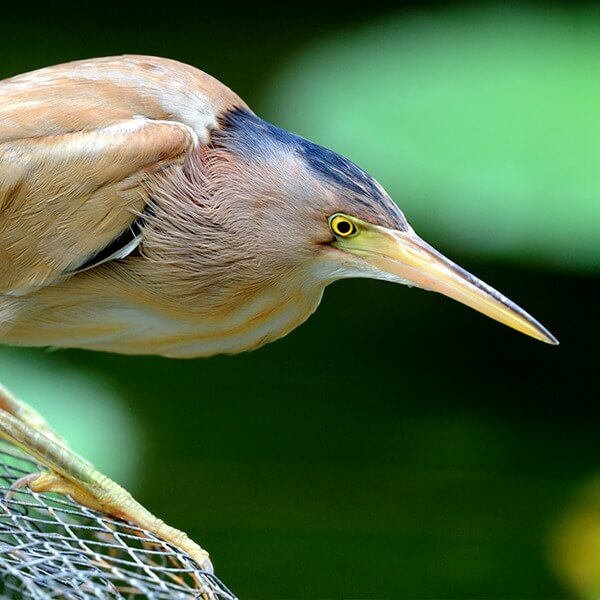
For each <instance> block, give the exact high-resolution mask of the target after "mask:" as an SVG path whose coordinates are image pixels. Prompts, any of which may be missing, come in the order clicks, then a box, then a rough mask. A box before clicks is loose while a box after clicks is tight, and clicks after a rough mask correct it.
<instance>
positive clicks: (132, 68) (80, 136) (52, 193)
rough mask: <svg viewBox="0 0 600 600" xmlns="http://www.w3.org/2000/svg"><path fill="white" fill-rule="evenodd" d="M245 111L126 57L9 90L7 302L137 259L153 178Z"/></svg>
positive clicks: (2, 206)
mask: <svg viewBox="0 0 600 600" xmlns="http://www.w3.org/2000/svg"><path fill="white" fill-rule="evenodd" d="M233 106H245V105H244V103H243V102H242V101H241V100H240V99H239V98H238V97H237V96H236V95H235V94H234V93H233V92H231V91H230V90H229V89H228V88H226V87H225V86H224V85H222V84H221V83H219V82H218V81H217V80H215V79H213V78H212V77H210V76H209V75H206V74H205V73H202V72H201V71H198V70H197V69H194V68H193V67H189V66H187V65H183V64H181V63H177V62H175V61H170V60H167V59H158V58H152V57H135V56H132V57H117V58H104V59H95V60H89V61H80V62H75V63H69V64H66V65H59V66H56V67H50V68H47V69H41V70H39V71H34V72H32V73H28V74H25V75H20V76H17V77H13V78H12V79H7V80H5V81H3V82H0V293H10V294H23V293H27V291H29V290H31V289H35V288H38V287H40V286H43V285H45V284H47V283H51V282H52V281H55V280H57V279H58V278H60V277H63V276H64V275H65V274H68V273H72V272H74V271H77V270H79V269H81V268H90V267H91V266H94V265H95V264H99V263H101V262H105V261H106V260H110V259H113V258H119V257H122V256H125V255H126V254H127V253H129V252H131V251H132V250H133V249H134V248H135V245H136V244H137V243H138V242H139V238H140V221H139V215H140V214H141V213H143V210H144V207H145V204H146V201H147V190H146V187H145V181H146V178H147V177H148V175H149V174H150V173H156V172H160V170H161V169H166V168H171V167H175V168H176V167H177V166H178V165H179V164H181V163H182V162H183V161H184V159H185V156H186V153H187V152H188V151H189V150H190V149H191V148H193V147H194V146H195V145H197V144H199V143H206V142H207V141H208V139H209V137H210V131H211V129H213V128H215V127H217V126H218V125H217V123H218V116H219V114H220V113H221V112H222V111H224V110H227V109H228V108H230V107H233Z"/></svg>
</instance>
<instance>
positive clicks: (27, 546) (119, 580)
mask: <svg viewBox="0 0 600 600" xmlns="http://www.w3.org/2000/svg"><path fill="white" fill-rule="evenodd" d="M38 471H40V466H39V465H38V464H36V462H35V461H34V460H32V459H30V458H28V457H27V456H26V455H25V454H24V453H22V452H21V451H20V450H18V449H16V448H14V447H13V446H11V445H9V444H7V443H5V442H3V441H1V440H0V597H1V598H23V599H36V600H37V599H42V598H44V599H46V598H68V599H84V598H136V599H137V598H149V599H155V598H156V599H162V598H165V599H177V598H207V599H224V600H235V596H234V595H233V594H232V593H231V592H230V591H229V590H228V589H227V588H226V587H225V586H224V585H223V584H222V583H221V582H220V581H219V580H218V579H217V578H216V577H215V576H214V575H211V574H210V573H207V572H205V571H202V570H200V569H199V567H198V565H197V564H196V563H195V562H194V561H193V560H192V559H191V558H190V557H188V556H187V555H186V554H184V553H183V552H182V551H180V550H178V549H177V548H174V547H173V546H171V545H170V544H168V543H166V542H164V541H162V540H161V539H160V538H158V537H156V536H155V535H153V534H152V533H149V532H148V531H145V530H143V529H140V528H139V527H136V526H135V525H133V524H131V523H128V522H125V521H121V520H117V519H113V518H111V517H108V516H106V515H104V514H102V513H99V512H97V511H94V510H91V509H89V508H86V507H84V506H81V505H80V504H77V503H76V502H74V501H73V500H71V499H70V498H68V497H65V496H59V495H56V494H45V493H44V494H37V493H35V492H31V491H30V490H29V489H27V488H25V489H20V490H17V491H15V492H14V493H9V489H10V486H11V485H12V484H13V483H14V482H15V481H16V480H17V479H19V478H20V477H22V476H24V475H27V474H29V473H35V472H38Z"/></svg>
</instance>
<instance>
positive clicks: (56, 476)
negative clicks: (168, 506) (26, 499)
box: [0, 401, 214, 573]
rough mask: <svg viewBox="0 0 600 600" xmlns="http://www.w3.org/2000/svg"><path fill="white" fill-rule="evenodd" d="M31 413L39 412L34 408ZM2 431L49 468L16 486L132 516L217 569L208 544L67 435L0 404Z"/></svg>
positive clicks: (206, 567) (206, 566)
mask: <svg viewBox="0 0 600 600" xmlns="http://www.w3.org/2000/svg"><path fill="white" fill-rule="evenodd" d="M17 402H18V406H20V407H21V408H22V407H23V406H25V407H26V409H28V408H29V407H27V405H25V404H24V403H22V402H20V401H17ZM31 410H33V409H31ZM33 413H34V414H37V413H35V411H33ZM28 414H31V413H28ZM40 418H41V417H40ZM42 421H43V419H42ZM44 423H45V421H44ZM46 427H47V426H46ZM48 429H49V428H48ZM0 436H2V437H3V438H5V439H7V440H8V441H10V442H12V443H13V444H15V445H17V446H19V447H20V448H22V449H23V450H24V451H25V452H26V453H27V454H29V455H31V456H32V457H34V458H35V459H36V460H37V461H38V462H40V463H41V464H43V465H45V466H46V467H48V469H49V471H47V472H42V473H38V474H31V475H27V476H25V477H24V478H21V479H20V480H18V481H17V482H16V484H15V485H16V486H17V487H25V486H27V487H29V489H31V490H32V491H34V492H54V493H57V494H63V495H68V496H71V497H72V498H73V499H74V500H75V501H76V502H79V503H80V504H83V505H84V506H87V507H89V508H92V509H95V510H98V511H100V512H103V513H106V514H108V515H111V516H113V517H117V518H120V519H124V520H126V521H130V522H131V523H134V524H135V525H138V526H139V527H141V528H142V529H146V530H147V531H150V532H151V533H154V534H155V535H157V536H158V537H160V538H162V539H163V540H165V541H166V542H169V543H170V544H172V545H173V546H175V547H177V548H179V549H181V550H182V551H183V552H185V553H186V554H187V555H188V556H190V558H192V559H193V560H195V561H196V562H197V563H198V565H199V566H200V568H201V569H202V570H204V571H206V572H208V573H213V571H214V570H213V566H212V563H211V561H210V559H209V557H208V553H207V552H206V550H204V549H202V548H201V547H200V546H199V545H198V544H196V542H194V541H193V540H191V539H190V538H189V537H188V536H187V535H186V534H185V533H184V532H183V531H179V530H178V529H175V528H173V527H170V526H169V525H167V524H166V523H164V522H163V521H161V520H160V519H158V518H157V517H155V516H154V515H153V514H152V513H151V512H149V511H148V510H146V509H145V508H144V507H143V506H142V505H141V504H140V503H139V502H137V501H136V500H135V499H134V498H133V496H132V495H131V494H130V493H129V492H128V491H127V490H125V489H124V488H122V487H121V486H120V485H118V484H116V483H115V482H114V481H112V480H110V479H109V478H108V477H106V476H105V475H102V473H100V472H99V471H97V470H96V469H95V468H94V467H93V466H92V465H91V464H90V463H89V462H87V461H86V460H84V459H83V458H81V457H80V456H78V455H77V454H75V453H74V452H73V451H72V450H70V449H69V448H68V447H66V444H65V443H64V441H63V440H61V439H60V438H59V437H58V436H57V437H58V440H60V441H57V439H56V438H55V437H54V436H53V437H50V436H48V435H47V434H46V432H45V431H44V432H40V431H39V430H37V429H35V428H33V427H32V426H31V425H29V424H28V423H27V422H24V421H23V420H21V419H20V418H18V417H16V416H14V413H13V412H11V413H9V412H6V411H4V410H2V409H0Z"/></svg>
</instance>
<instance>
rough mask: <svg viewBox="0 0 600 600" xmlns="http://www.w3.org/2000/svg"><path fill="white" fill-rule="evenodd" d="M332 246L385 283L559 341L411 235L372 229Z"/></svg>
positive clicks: (522, 312)
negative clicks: (429, 294)
mask: <svg viewBox="0 0 600 600" xmlns="http://www.w3.org/2000/svg"><path fill="white" fill-rule="evenodd" d="M365 225H367V227H366V228H364V229H361V232H360V234H359V235H358V236H356V237H355V238H348V239H345V240H340V241H339V242H338V243H337V244H336V245H337V246H338V247H340V248H343V249H345V250H347V251H348V252H351V253H353V254H357V255H359V256H361V257H362V258H363V259H364V260H366V261H367V262H368V263H369V264H370V266H371V267H375V268H376V269H377V270H378V271H380V272H382V273H381V274H382V275H383V276H384V277H385V278H390V277H389V276H390V275H391V276H392V278H398V279H400V280H402V281H403V282H404V283H408V284H413V285H417V286H419V287H421V288H423V289H426V290H432V291H435V292H440V293H441V294H444V295H445V296H448V297H450V298H453V299H454V300H457V301H458V302H462V303H463V304H466V305H467V306H470V307H471V308H474V309H475V310H477V311H479V312H481V313H483V314H484V315H487V316H488V317H490V318H492V319H495V320H496V321H500V323H503V324H504V325H508V326H509V327H512V328H513V329H516V330H517V331H520V332H522V333H524V334H526V335H529V336H531V337H533V338H535V339H537V340H540V341H542V342H546V343H547V344H558V340H557V339H556V338H555V337H554V336H553V335H552V334H551V333H550V332H549V331H548V330H547V329H546V328H545V327H543V326H542V325H541V324H540V323H538V322H537V321H536V320H535V319H534V318H533V317H532V316H531V315H529V314H528V313H526V312H525V311H524V310H523V309H522V308H520V307H519V306H517V305H516V304H515V303H514V302H512V301H510V300H509V299H508V298H506V297H505V296H503V295H502V294H501V293H500V292H498V291H496V290H495V289H493V288H492V287H490V286H489V285H487V284H486V283H484V282H483V281H481V280H480V279H478V278H477V277H475V276H474V275H471V274H470V273H468V272H467V271H465V270H464V269H463V268H461V267H459V266H458V265H456V264H454V263H453V262H452V261H451V260H449V259H447V258H446V257H445V256H443V255H442V254H440V253H439V252H438V251H437V250H435V249H434V248H432V247H431V246H430V245H429V244H428V243H427V242H424V241H423V240H422V239H421V238H420V237H419V236H417V234H416V233H414V231H412V230H411V231H407V232H401V231H394V230H391V229H386V228H384V227H379V226H376V225H371V224H365Z"/></svg>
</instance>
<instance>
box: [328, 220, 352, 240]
mask: <svg viewBox="0 0 600 600" xmlns="http://www.w3.org/2000/svg"><path fill="white" fill-rule="evenodd" d="M329 227H331V231H333V233H334V234H335V235H336V236H337V237H342V238H347V237H352V236H353V235H355V234H356V233H358V229H357V228H356V225H355V224H354V223H353V222H352V221H351V220H350V219H349V218H348V217H345V216H344V215H333V217H331V218H330V219H329Z"/></svg>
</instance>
